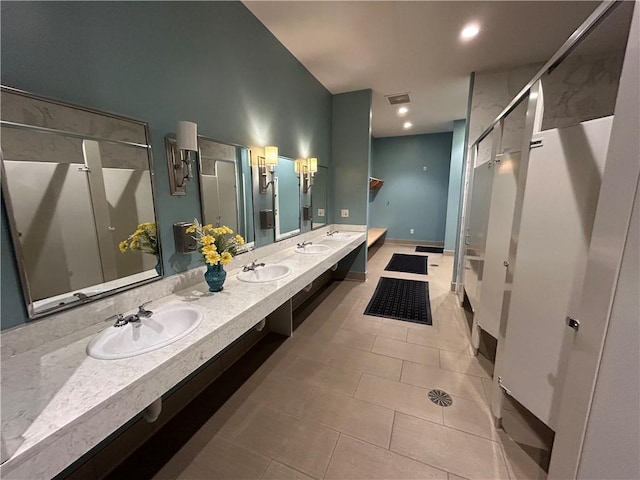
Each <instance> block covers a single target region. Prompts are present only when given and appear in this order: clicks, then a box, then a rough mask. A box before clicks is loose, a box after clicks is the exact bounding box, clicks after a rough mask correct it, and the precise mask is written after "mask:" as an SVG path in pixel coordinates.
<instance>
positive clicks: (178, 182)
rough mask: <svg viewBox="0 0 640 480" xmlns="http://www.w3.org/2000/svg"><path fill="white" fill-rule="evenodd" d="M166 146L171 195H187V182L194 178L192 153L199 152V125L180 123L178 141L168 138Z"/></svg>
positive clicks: (166, 138)
mask: <svg viewBox="0 0 640 480" xmlns="http://www.w3.org/2000/svg"><path fill="white" fill-rule="evenodd" d="M165 146H166V149H167V160H168V162H169V188H170V191H171V195H185V194H186V188H185V187H186V185H185V181H186V180H191V179H192V178H193V168H192V152H197V151H198V125H196V124H195V123H193V122H178V128H177V135H176V139H173V138H172V137H170V136H166V137H165Z"/></svg>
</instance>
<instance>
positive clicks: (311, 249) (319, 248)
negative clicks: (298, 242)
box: [296, 244, 331, 255]
mask: <svg viewBox="0 0 640 480" xmlns="http://www.w3.org/2000/svg"><path fill="white" fill-rule="evenodd" d="M329 250H331V247H330V246H329V245H322V244H318V245H305V246H304V247H303V248H300V247H297V248H296V253H302V254H303V255H304V254H307V255H313V254H318V253H325V252H328V251H329Z"/></svg>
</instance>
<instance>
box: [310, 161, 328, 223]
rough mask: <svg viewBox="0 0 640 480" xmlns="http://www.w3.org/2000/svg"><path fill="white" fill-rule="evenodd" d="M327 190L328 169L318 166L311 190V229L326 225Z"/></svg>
mask: <svg viewBox="0 0 640 480" xmlns="http://www.w3.org/2000/svg"><path fill="white" fill-rule="evenodd" d="M328 188H329V169H328V168H327V167H322V166H318V172H317V173H316V175H315V177H314V178H313V187H312V189H311V206H312V208H313V222H312V228H313V229H316V228H321V227H324V226H325V225H326V224H327V198H328Z"/></svg>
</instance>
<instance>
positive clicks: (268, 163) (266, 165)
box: [256, 146, 278, 193]
mask: <svg viewBox="0 0 640 480" xmlns="http://www.w3.org/2000/svg"><path fill="white" fill-rule="evenodd" d="M256 158H257V163H258V164H257V165H256V166H257V167H258V178H259V179H260V180H259V186H260V193H267V189H268V188H269V185H272V184H273V171H274V170H275V168H276V165H277V164H278V147H272V146H270V147H264V155H257V157H256ZM269 175H271V177H272V178H271V180H269Z"/></svg>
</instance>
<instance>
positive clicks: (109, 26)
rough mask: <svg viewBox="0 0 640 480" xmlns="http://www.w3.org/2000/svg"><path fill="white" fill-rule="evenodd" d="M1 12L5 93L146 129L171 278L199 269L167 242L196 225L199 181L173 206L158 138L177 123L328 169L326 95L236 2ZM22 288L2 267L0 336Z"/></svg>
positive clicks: (13, 5)
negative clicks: (182, 224)
mask: <svg viewBox="0 0 640 480" xmlns="http://www.w3.org/2000/svg"><path fill="white" fill-rule="evenodd" d="M0 8H1V26H0V34H1V40H0V41H1V44H2V52H1V58H0V62H1V64H2V71H1V81H2V84H4V85H9V86H12V87H15V88H19V89H22V90H26V91H29V92H33V93H37V94H40V95H43V96H46V97H50V98H55V99H59V100H63V101H67V102H70V103H75V104H79V105H85V106H88V107H93V108H96V109H99V110H105V111H108V112H114V113H118V114H121V115H125V116H129V117H133V118H137V119H140V120H143V121H146V122H148V123H149V128H150V135H151V143H152V147H153V154H154V164H155V165H154V170H155V194H156V206H157V209H158V220H159V225H160V229H161V241H162V248H163V253H164V269H165V272H166V273H167V274H173V273H177V272H180V271H184V270H186V269H189V268H193V267H194V266H197V265H199V264H200V260H199V259H198V258H197V257H196V256H195V255H190V256H183V255H176V254H175V253H174V242H173V237H172V234H171V225H172V224H173V223H174V222H178V221H188V220H191V219H193V218H194V217H198V218H199V217H200V205H199V195H198V182H192V183H191V184H189V185H188V187H187V195H186V196H184V197H172V196H170V195H169V186H168V181H169V179H168V171H167V164H166V158H165V153H164V136H165V134H166V133H168V132H175V125H176V122H177V121H178V120H190V121H194V122H196V123H198V130H199V133H201V134H202V135H206V136H208V137H211V138H216V139H219V140H220V141H224V142H229V143H236V144H241V145H246V146H249V147H251V146H254V145H256V146H264V145H277V146H278V147H279V151H280V153H281V154H282V155H285V156H288V157H291V158H298V157H309V156H315V157H317V158H318V160H319V162H320V163H321V164H323V165H329V164H330V162H331V112H332V96H331V94H330V93H329V92H328V91H327V90H326V89H325V88H324V87H323V86H322V85H321V84H320V83H319V82H318V81H317V80H316V79H315V78H314V77H313V76H312V75H311V74H310V73H309V72H308V71H307V70H306V69H305V68H304V67H303V66H302V65H301V64H300V63H299V62H298V61H297V60H296V59H295V58H294V57H293V56H292V55H291V54H290V53H289V51H288V50H286V49H285V48H284V47H283V46H282V44H280V43H279V42H278V41H277V40H276V39H275V37H273V35H272V34H271V33H270V32H269V31H268V30H267V29H266V28H265V27H264V26H263V25H262V24H261V23H260V22H259V21H258V20H257V19H256V18H255V17H254V16H253V15H252V14H251V13H250V12H249V11H248V10H247V9H246V8H245V7H244V5H242V3H240V2H2V3H1V5H0ZM6 228H7V227H6V218H5V215H4V212H3V213H2V231H3V232H4V231H5V230H6ZM256 230H259V229H256ZM262 240H263V244H264V241H265V239H262ZM2 241H3V247H2V254H3V260H4V255H5V252H6V246H5V241H6V239H5V236H4V235H3V237H2ZM5 286H6V288H7V290H5ZM18 286H19V280H18V275H17V272H16V269H15V268H14V266H13V265H12V264H11V262H5V261H3V262H2V287H3V290H2V292H3V296H2V328H6V327H9V326H11V325H14V324H19V323H23V322H24V321H25V320H26V316H25V311H24V307H23V306H22V298H21V296H20V295H13V294H12V295H8V294H7V293H6V292H12V291H14V290H15V289H16V288H19V287H18Z"/></svg>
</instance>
